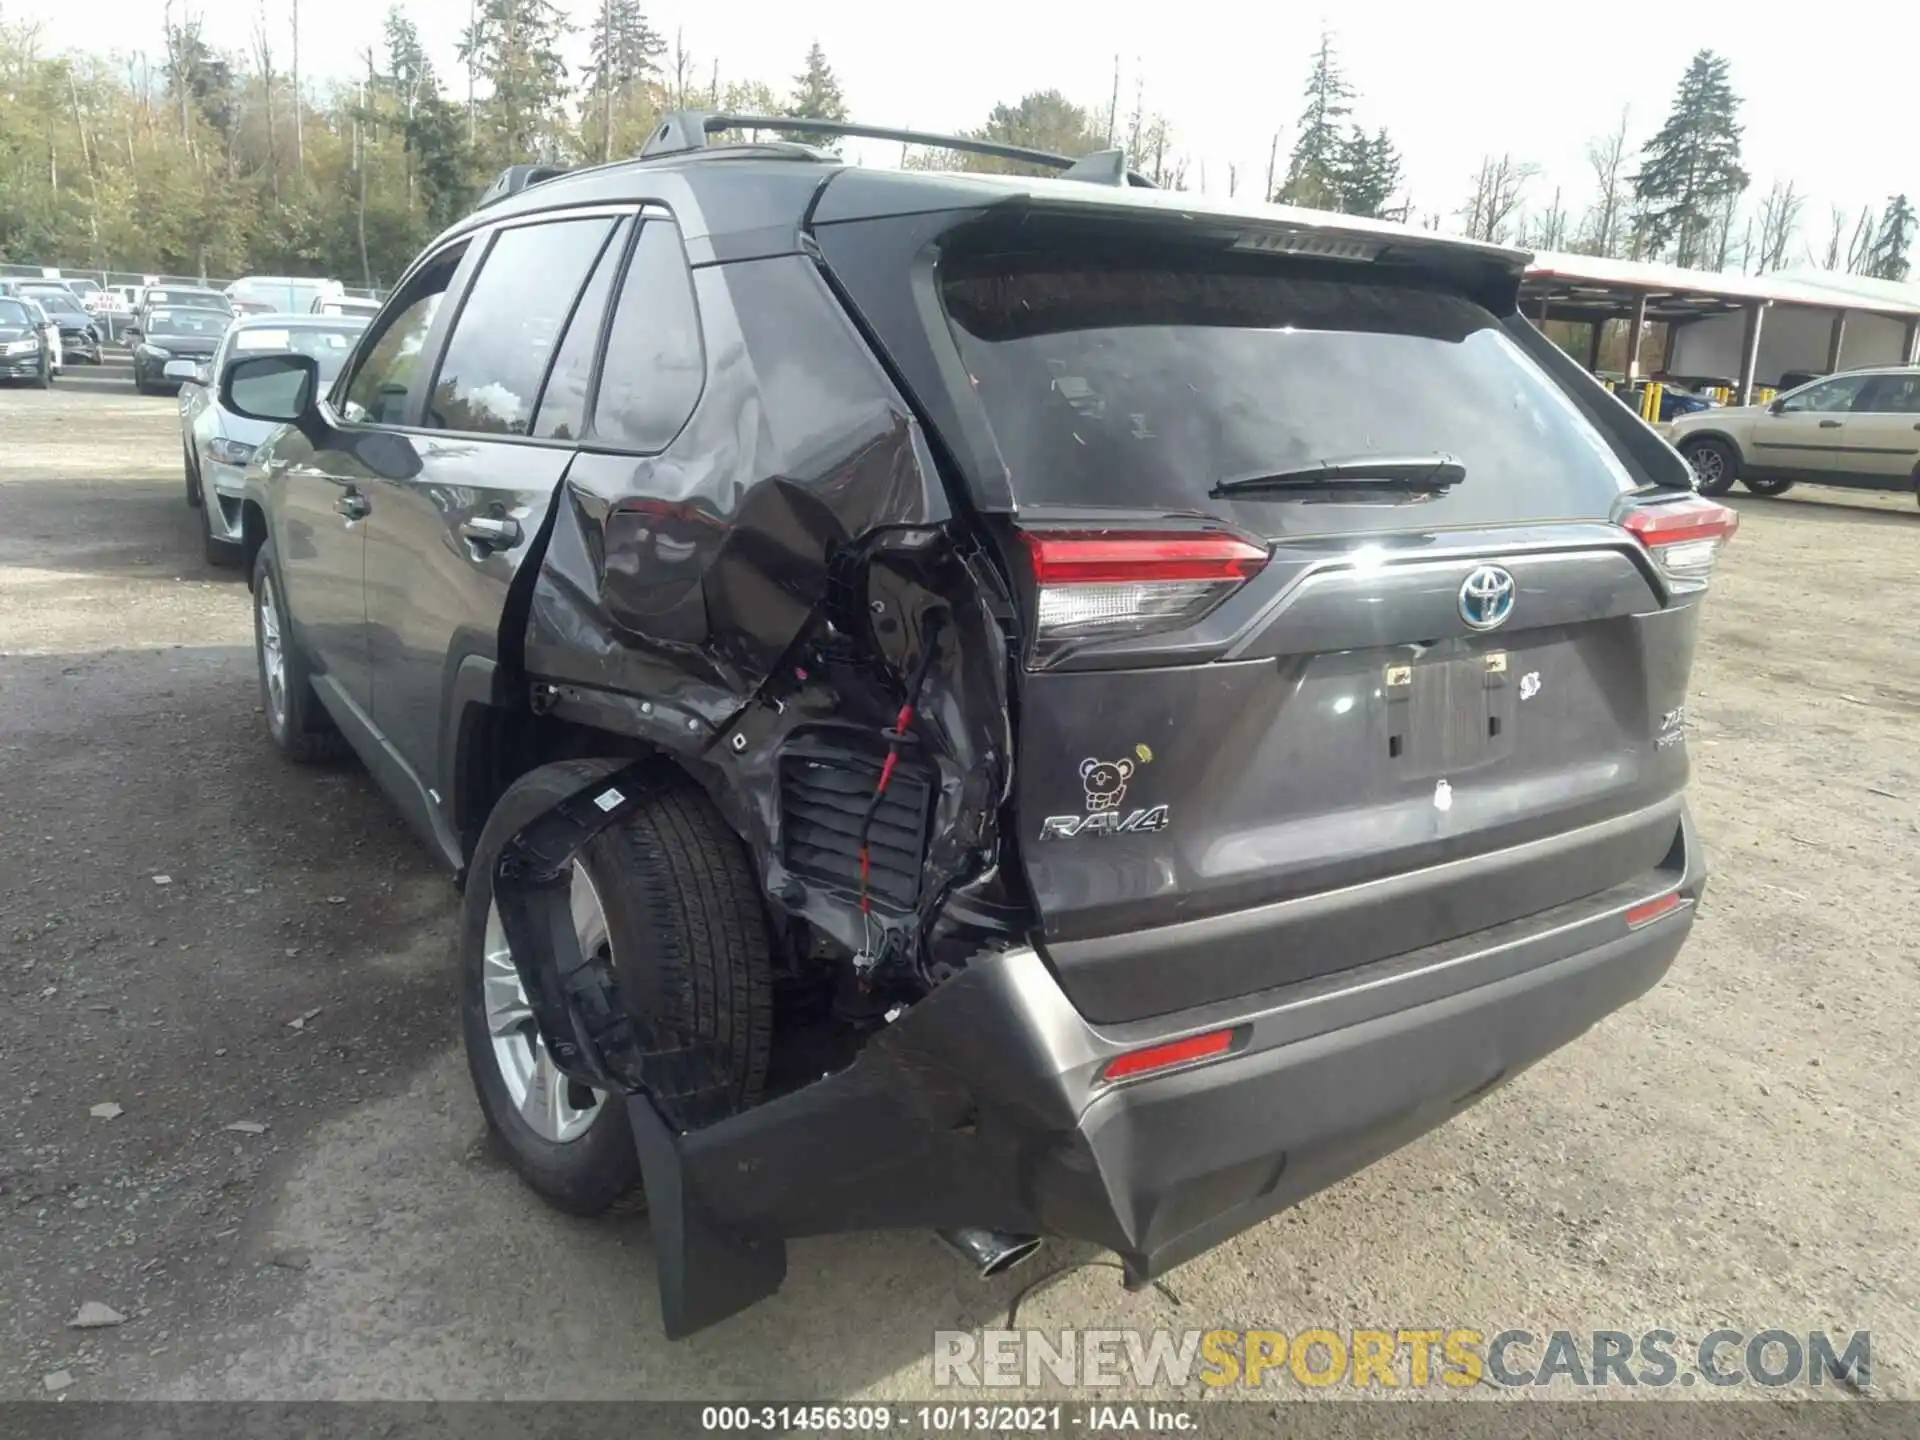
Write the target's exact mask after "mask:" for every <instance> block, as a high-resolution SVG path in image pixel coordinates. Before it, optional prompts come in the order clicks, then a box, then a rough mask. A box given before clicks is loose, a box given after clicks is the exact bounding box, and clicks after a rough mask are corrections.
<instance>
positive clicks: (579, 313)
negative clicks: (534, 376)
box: [533, 220, 627, 440]
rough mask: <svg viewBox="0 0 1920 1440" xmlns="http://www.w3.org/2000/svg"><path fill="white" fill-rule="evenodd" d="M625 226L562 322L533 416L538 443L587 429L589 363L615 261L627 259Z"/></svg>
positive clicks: (617, 267)
mask: <svg viewBox="0 0 1920 1440" xmlns="http://www.w3.org/2000/svg"><path fill="white" fill-rule="evenodd" d="M626 239H627V222H626V221H625V220H622V221H621V222H620V227H619V229H618V230H616V231H615V232H614V234H613V236H612V238H610V239H609V240H608V241H607V243H606V245H605V247H604V248H603V249H602V250H601V252H600V261H599V263H598V264H597V265H595V266H594V267H593V275H592V276H591V278H589V279H588V281H587V288H586V289H585V290H582V291H581V292H580V302H579V304H577V305H575V306H574V307H573V318H572V319H571V320H569V321H568V322H567V333H566V337H565V338H564V339H563V340H561V342H560V349H559V351H558V352H557V353H556V354H555V355H554V357H553V369H552V370H551V371H550V372H549V373H548V375H547V384H546V388H545V389H544V390H543V391H541V393H540V409H539V411H538V413H536V414H535V415H534V417H533V433H534V434H535V435H537V436H540V437H541V438H542V439H551V440H577V439H579V438H580V435H581V432H582V431H584V430H585V429H586V419H587V389H588V387H589V386H590V385H591V384H592V383H593V358H594V356H595V355H596V354H598V353H599V350H600V332H601V330H602V328H603V327H604V326H605V325H606V320H607V300H608V298H609V297H610V296H611V295H612V294H613V284H614V281H615V279H617V278H618V276H619V273H620V261H621V259H622V258H623V257H624V256H625V254H626Z"/></svg>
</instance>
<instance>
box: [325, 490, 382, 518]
mask: <svg viewBox="0 0 1920 1440" xmlns="http://www.w3.org/2000/svg"><path fill="white" fill-rule="evenodd" d="M333 508H334V509H335V510H337V511H338V512H339V513H340V514H342V515H344V516H346V517H347V519H349V520H364V519H366V518H367V515H368V514H369V513H370V512H371V511H372V509H373V505H372V503H371V502H370V501H368V499H367V497H366V496H364V495H362V494H361V493H360V492H359V491H358V490H349V491H347V493H346V494H344V495H342V496H341V497H340V498H339V499H338V500H336V501H334V502H333Z"/></svg>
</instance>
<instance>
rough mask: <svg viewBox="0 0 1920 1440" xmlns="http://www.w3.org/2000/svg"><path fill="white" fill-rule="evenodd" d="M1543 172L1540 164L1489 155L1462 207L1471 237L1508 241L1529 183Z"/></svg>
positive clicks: (1460, 211)
mask: <svg viewBox="0 0 1920 1440" xmlns="http://www.w3.org/2000/svg"><path fill="white" fill-rule="evenodd" d="M1538 173H1539V167H1538V166H1537V165H1529V164H1525V163H1522V162H1520V161H1516V160H1515V159H1514V158H1513V156H1512V154H1511V153H1508V154H1504V155H1499V156H1494V155H1488V156H1486V157H1485V158H1483V159H1482V160H1481V161H1480V169H1479V171H1478V173H1477V174H1476V175H1475V176H1474V182H1473V193H1472V195H1470V196H1469V197H1468V199H1467V203H1466V204H1465V205H1463V206H1461V207H1460V210H1459V212H1458V213H1459V215H1460V218H1461V219H1462V220H1464V221H1465V222H1466V233H1467V235H1468V236H1469V237H1470V238H1472V239H1475V240H1493V241H1505V240H1506V239H1507V238H1508V237H1509V236H1510V235H1511V234H1512V231H1513V220H1514V216H1515V214H1516V213H1517V212H1518V211H1519V209H1520V202H1521V200H1522V199H1523V198H1524V197H1525V195H1526V188H1527V182H1528V181H1529V180H1531V179H1532V178H1533V177H1534V176H1535V175H1537V174H1538Z"/></svg>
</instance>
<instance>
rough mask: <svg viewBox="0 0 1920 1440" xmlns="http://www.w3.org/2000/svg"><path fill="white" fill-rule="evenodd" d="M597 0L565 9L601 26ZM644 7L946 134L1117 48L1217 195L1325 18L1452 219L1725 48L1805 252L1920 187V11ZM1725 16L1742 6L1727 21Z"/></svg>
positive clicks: (1078, 84)
mask: <svg viewBox="0 0 1920 1440" xmlns="http://www.w3.org/2000/svg"><path fill="white" fill-rule="evenodd" d="M595 3H596V0H561V5H562V8H563V9H566V10H567V11H569V12H570V13H572V14H573V15H574V16H575V17H576V18H578V19H580V20H582V21H584V18H585V17H586V16H587V15H588V14H590V13H592V11H593V9H594V8H595ZM387 5H388V0H306V3H305V4H304V5H303V6H302V12H303V13H302V16H301V50H302V62H303V68H304V69H305V70H306V72H307V73H308V74H309V75H310V76H312V77H313V78H314V79H315V80H319V79H322V78H324V77H328V76H337V75H343V74H346V73H348V72H349V71H351V70H352V69H353V67H354V55H355V53H356V52H357V51H359V50H360V49H362V48H363V47H364V46H365V45H366V44H367V43H368V41H369V39H370V38H373V37H377V35H378V30H379V22H380V17H381V16H382V15H383V14H384V13H385V12H386V9H387ZM196 8H198V9H200V10H201V12H202V13H203V14H204V15H205V16H206V30H207V34H208V37H209V38H210V39H211V40H212V41H213V42H214V43H215V44H216V45H221V46H231V47H235V48H240V47H243V46H245V44H246V43H247V38H248V34H249V32H250V31H251V30H252V28H253V26H254V25H255V24H256V23H257V20H258V16H259V13H260V6H259V5H258V4H257V3H251V0H200V3H199V4H198V5H197V7H196ZM405 8H406V9H407V10H408V11H409V13H410V14H411V15H412V16H413V18H414V21H415V23H416V24H418V26H419V27H420V29H421V31H422V33H423V34H424V35H425V37H426V38H427V40H428V43H429V45H430V46H431V48H432V50H433V52H434V55H435V59H436V61H437V63H438V64H439V65H440V66H441V68H442V71H443V74H444V76H445V77H446V79H447V81H448V84H449V88H450V89H455V90H459V91H461V92H464V81H463V80H462V79H461V75H462V74H463V73H464V72H462V71H460V70H459V67H458V65H457V62H456V61H455V58H454V54H453V47H454V41H455V37H456V34H457V32H458V31H459V29H460V27H461V26H462V25H464V24H465V23H466V18H467V5H466V3H465V0H409V3H407V4H406V6H405ZM179 9H180V5H179V4H177V3H176V5H175V10H176V12H177V11H178V10H179ZM647 9H648V14H649V16H650V17H651V18H652V20H653V22H654V23H655V25H656V26H657V27H658V28H660V29H661V30H662V31H664V32H665V33H666V34H667V35H668V36H669V37H670V38H671V36H672V35H673V33H674V31H675V29H676V28H678V29H679V30H680V31H681V32H682V34H683V37H684V43H685V46H686V48H687V49H688V50H689V51H690V52H692V54H693V56H694V58H695V63H696V65H697V68H698V71H699V73H700V74H701V76H702V77H703V79H704V78H705V77H706V76H707V75H708V74H709V73H710V67H711V65H712V63H713V61H714V59H715V58H716V56H717V58H718V60H719V62H720V68H721V76H722V79H723V80H725V79H726V78H728V77H730V76H731V77H737V78H761V79H766V80H768V81H770V82H772V83H774V84H776V85H777V86H778V87H779V88H780V89H782V90H783V91H784V90H785V89H786V88H787V86H788V84H789V83H790V77H791V76H792V74H793V73H794V72H795V71H796V70H797V69H798V68H799V66H800V62H801V59H802V57H803V56H804V54H805V52H806V48H807V46H808V44H809V43H810V42H812V41H813V40H815V39H818V40H819V41H820V42H821V44H822V45H823V46H824V47H825V49H826V52H827V56H828V59H829V60H830V61H831V63H832V64H833V66H834V69H835V70H836V72H837V73H838V74H839V76H840V80H841V83H842V86H843V87H844V89H845V91H846V94H847V99H848V103H849V105H850V107H851V109H852V112H853V115H854V117H855V118H856V119H862V120H870V121H873V122H875V123H879V124H896V125H899V124H905V125H911V126H913V127H915V128H919V129H930V130H938V129H955V128H960V127H967V126H973V125H977V124H978V123H979V122H980V120H981V119H982V117H983V116H984V114H985V112H986V111H987V110H988V109H989V108H990V107H991V106H992V105H993V104H994V103H995V102H996V101H1000V100H1012V99H1016V98H1017V97H1018V96H1020V95H1021V94H1023V93H1024V92H1026V91H1029V90H1036V89H1044V88H1048V87H1054V88H1058V89H1060V90H1062V91H1064V92H1065V93H1066V94H1067V95H1068V96H1069V98H1071V99H1074V100H1076V101H1079V102H1080V103H1083V104H1087V105H1089V106H1096V107H1099V108H1100V109H1102V110H1104V108H1105V106H1106V103H1107V99H1108V96H1109V95H1110V93H1111V90H1112V85H1113V63H1114V54H1115V52H1116V50H1117V51H1118V52H1119V53H1120V56H1121V64H1122V67H1123V69H1124V70H1125V71H1126V74H1127V79H1126V81H1125V82H1124V87H1123V95H1122V102H1121V109H1122V113H1123V114H1124V113H1125V111H1126V109H1127V108H1128V105H1129V104H1130V101H1131V96H1132V91H1133V84H1134V77H1135V76H1140V77H1143V78H1144V80H1145V84H1146V93H1147V100H1148V104H1149V106H1150V107H1151V108H1153V109H1156V110H1159V111H1161V112H1163V113H1164V114H1166V115H1167V116H1168V117H1169V118H1170V119H1171V120H1172V122H1173V124H1174V127H1175V133H1176V142H1177V145H1178V147H1179V148H1180V149H1182V150H1184V151H1186V152H1188V153H1190V154H1191V156H1192V157H1193V158H1192V164H1191V167H1190V170H1189V176H1188V183H1189V185H1190V186H1191V187H1194V188H1198V187H1199V185H1200V182H1201V178H1202V167H1203V166H1204V177H1205V186H1206V188H1207V189H1208V190H1209V191H1214V192H1218V193H1221V194H1224V193H1226V190H1227V183H1228V166H1229V165H1230V164H1232V165H1235V166H1237V167H1238V170H1239V176H1240V183H1241V188H1242V192H1243V193H1244V192H1245V191H1246V190H1247V189H1248V188H1249V187H1250V188H1252V189H1254V190H1256V191H1257V190H1258V188H1259V187H1260V186H1262V185H1264V184H1265V181H1266V169H1267V151H1268V145H1269V142H1270V140H1271V137H1272V135H1273V132H1274V131H1275V129H1276V128H1278V129H1280V130H1281V132H1282V134H1281V141H1280V145H1281V152H1282V161H1281V164H1282V168H1284V165H1285V158H1284V157H1285V151H1286V149H1287V147H1288V145H1289V144H1290V143H1291V141H1292V137H1293V130H1294V121H1295V118H1296V116H1297V115H1298V113H1299V110H1300V90H1301V86H1302V84H1303V83H1304V81H1305V79H1306V74H1307V68H1308V64H1309V59H1310V53H1311V51H1312V49H1313V47H1314V45H1315V43H1316V40H1317V37H1318V34H1319V32H1320V30H1321V28H1322V26H1323V23H1324V24H1327V25H1330V26H1331V28H1332V29H1333V32H1334V36H1335V42H1336V45H1337V47H1338V52H1339V55H1340V58H1341V60H1342V63H1343V64H1344V66H1345V69H1346V72H1347V76H1348V79H1349V81H1350V82H1351V83H1352V84H1353V86H1354V88H1355V89H1356V90H1357V91H1358V92H1359V100H1358V102H1357V104H1356V107H1355V118H1356V119H1357V120H1359V121H1360V122H1361V123H1363V124H1365V125H1367V126H1369V127H1372V126H1379V125H1384V126H1385V127H1387V129H1388V130H1389V131H1390V132H1391V133H1392V135H1393V138H1394V140H1395V141H1396V142H1397V143H1398V144H1399V146H1400V149H1401V151H1402V152H1403V154H1404V155H1405V157H1406V181H1407V190H1408V192H1409V193H1410V194H1411V197H1412V200H1413V203H1414V205H1415V206H1416V207H1417V208H1418V209H1420V210H1422V211H1429V212H1430V211H1444V212H1449V213H1450V212H1452V211H1453V210H1454V209H1456V208H1457V207H1458V206H1459V205H1460V204H1461V202H1462V201H1463V199H1464V198H1465V195H1466V193H1467V192H1468V191H1469V189H1470V187H1471V180H1472V175H1473V172H1474V170H1475V168H1476V166H1477V164H1478V161H1479V157H1480V156H1481V155H1482V154H1484V153H1486V152H1489V151H1492V152H1499V151H1502V150H1511V151H1513V152H1514V154H1515V157H1516V158H1517V159H1520V160H1524V161H1529V162H1532V163H1534V164H1537V165H1539V166H1540V167H1541V172H1542V173H1541V176H1540V178H1538V179H1536V180H1534V181H1533V182H1532V184H1531V185H1530V187H1529V191H1528V197H1527V198H1528V202H1529V205H1530V206H1537V205H1543V204H1545V203H1546V202H1547V201H1548V200H1550V199H1551V197H1552V194H1553V191H1554V189H1555V187H1556V186H1559V187H1561V188H1562V189H1563V191H1564V202H1565V204H1566V206H1567V208H1568V210H1569V212H1570V213H1571V214H1572V215H1573V217H1574V218H1575V220H1576V222H1577V220H1578V217H1579V215H1580V213H1581V211H1582V210H1583V209H1584V207H1585V205H1586V203H1587V201H1588V198H1589V197H1588V191H1589V188H1590V181H1589V175H1588V171H1587V166H1586V162H1585V158H1584V156H1585V149H1586V145H1587V142H1588V140H1589V139H1590V138H1592V137H1594V136H1596V135H1598V134H1600V133H1602V132H1604V131H1606V130H1608V129H1609V128H1610V127H1611V126H1612V124H1614V123H1615V122H1616V121H1617V118H1618V115H1619V112H1620V109H1621V107H1622V106H1623V105H1625V106H1628V107H1630V108H1631V125H1632V129H1633V141H1634V144H1635V147H1636V149H1637V146H1638V144H1639V142H1640V141H1642V140H1644V139H1645V137H1646V136H1647V135H1648V134H1650V133H1651V132H1652V131H1653V130H1654V129H1655V128H1656V127H1657V126H1658V125H1659V123H1660V121H1661V120H1662V119H1663V118H1664V117H1665V115H1666V112H1667V108H1668V105H1669V104H1670V103H1671V100H1672V96H1673V91H1674V87H1675V85H1676V84H1677V82H1678V80H1679V78H1680V74H1681V72H1682V70H1683V69H1684V68H1685V65H1686V62H1687V59H1688V57H1689V56H1690V55H1691V54H1692V53H1693V51H1695V50H1696V49H1698V48H1700V47H1701V46H1708V47H1711V48H1713V49H1715V50H1718V51H1719V52H1720V53H1722V54H1723V55H1725V56H1726V57H1727V58H1728V59H1729V60H1730V61H1731V62H1732V67H1733V71H1732V74H1733V84H1734V87H1735V89H1736V91H1737V92H1738V93H1739V94H1740V95H1741V96H1743V97H1744V99H1745V102H1746V103H1745V105H1744V107H1743V109H1742V111H1741V117H1742V119H1743V120H1744V122H1745V125H1746V140H1745V144H1746V150H1745V154H1746V165H1747V169H1748V170H1749V171H1750V172H1751V173H1752V175H1753V177H1754V191H1755V192H1756V193H1761V192H1764V191H1765V189H1766V187H1767V186H1768V185H1769V184H1770V183H1771V181H1772V180H1774V179H1775V178H1787V177H1791V178H1792V179H1794V180H1795V181H1796V182H1797V183H1798V184H1799V185H1800V186H1801V187H1802V188H1803V189H1804V190H1806V191H1808V192H1809V193H1810V194H1811V195H1812V196H1813V197H1814V201H1813V204H1812V205H1810V206H1809V207H1808V211H1807V216H1806V221H1805V225H1804V229H1805V232H1806V233H1805V237H1804V238H1805V239H1806V240H1807V241H1809V242H1811V241H1813V239H1814V237H1815V233H1816V232H1823V231H1824V229H1825V227H1826V225H1827V223H1828V222H1827V214H1828V206H1829V205H1830V204H1839V205H1843V206H1845V207H1847V208H1848V209H1851V210H1857V209H1858V208H1859V207H1860V206H1861V205H1862V204H1863V203H1866V204H1871V205H1873V206H1874V207H1875V208H1878V207H1879V206H1881V205H1883V204H1884V203H1885V201H1886V198H1887V196H1888V195H1889V194H1890V193H1893V192H1895V191H1905V192H1906V193H1908V194H1910V195H1915V196H1917V197H1920V145H1916V144H1914V143H1913V135H1914V123H1915V122H1914V116H1915V101H1916V80H1915V68H1914V67H1915V56H1916V54H1917V53H1920V50H1916V42H1920V3H1917V0H1851V3H1848V4H1846V5H1834V6H1818V5H1805V4H1800V5H1794V6H1791V7H1789V6H1785V5H1778V6H1772V5H1762V4H1748V5H1744V6H1711V5H1706V4H1701V3H1698V0H1679V3H1673V0H1668V3H1665V4H1660V5H1655V6H1650V7H1645V8H1644V9H1642V8H1641V7H1636V6H1633V5H1628V4H1611V5H1598V4H1592V3H1580V4H1574V3H1569V0H1534V3H1518V0H1438V3H1421V4H1411V3H1404V0H1399V3H1396V0H1349V3H1347V4H1344V5H1339V6H1331V5H1323V6H1320V7H1316V6H1313V5H1305V6H1301V5H1293V4H1265V5H1258V4H1249V3H1239V4H1234V3H1228V0H1183V3H1179V4H1166V3H1146V0H1104V3H1100V4H1084V3H1083V4H1075V5H1058V4H1055V5H1048V4H1045V3H1038V0H967V3H965V4H960V5H942V6H939V7H933V6H925V5H906V4H900V3H893V4H880V3H872V0H869V3H856V0H808V3H805V4H795V3H792V0H707V3H705V4H696V3H692V0H654V3H653V4H651V5H649V6H648V7H647ZM4 10H5V13H6V14H7V15H8V16H9V17H11V18H13V19H16V20H17V19H21V18H29V19H40V20H42V21H43V22H44V24H45V30H44V32H43V33H44V36H45V39H46V41H47V42H48V43H49V44H50V45H52V46H53V47H55V48H65V47H69V46H71V47H77V48H86V49H106V48H113V49H118V50H121V51H132V50H136V49H141V48H145V49H147V50H149V51H150V52H153V53H155V54H157V53H158V52H159V50H160V48H161V46H160V29H161V19H160V17H161V0H90V3H86V4H75V3H69V0H5V4H4ZM288 10H289V0H266V11H267V14H268V15H269V17H270V23H271V24H272V25H273V26H274V27H275V30H276V32H277V37H278V39H279V42H280V43H281V46H282V48H284V38H285V36H286V34H287V32H288V18H287V17H288ZM1716 10H1717V11H1718V12H1719V13H1720V15H1721V16H1722V17H1724V18H1718V19H1709V18H1708V17H1709V16H1710V15H1711V14H1713V12H1715V11H1716ZM1742 11H1744V12H1745V14H1744V15H1742V14H1741V13H1740V12H1742ZM1827 16H1831V17H1833V23H1827V21H1826V20H1825V18H1824V17H1827ZM1749 17H1751V18H1749ZM572 49H573V53H574V54H575V56H576V57H577V56H578V54H579V53H580V52H581V51H582V49H583V44H582V42H581V41H580V40H579V39H578V38H576V40H575V41H574V43H573V47H572ZM576 69H577V67H576ZM895 153H897V152H895Z"/></svg>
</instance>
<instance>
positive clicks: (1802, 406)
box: [1781, 375, 1862, 414]
mask: <svg viewBox="0 0 1920 1440" xmlns="http://www.w3.org/2000/svg"><path fill="white" fill-rule="evenodd" d="M1861 382H1862V377H1861V376H1858V375H1855V376H1851V377H1849V378H1847V379H1845V380H1829V381H1827V382H1826V384H1824V385H1814V386H1810V387H1809V388H1807V389H1806V390H1803V391H1801V392H1800V393H1799V394H1798V395H1796V396H1794V397H1793V398H1792V399H1791V400H1789V401H1787V403H1786V404H1785V405H1784V406H1782V407H1781V408H1782V409H1783V410H1789V411H1817V412H1819V413H1821V414H1830V413H1831V412H1833V411H1835V410H1848V409H1851V408H1852V406H1853V397H1854V396H1855V395H1857V394H1859V393H1860V386H1861Z"/></svg>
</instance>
